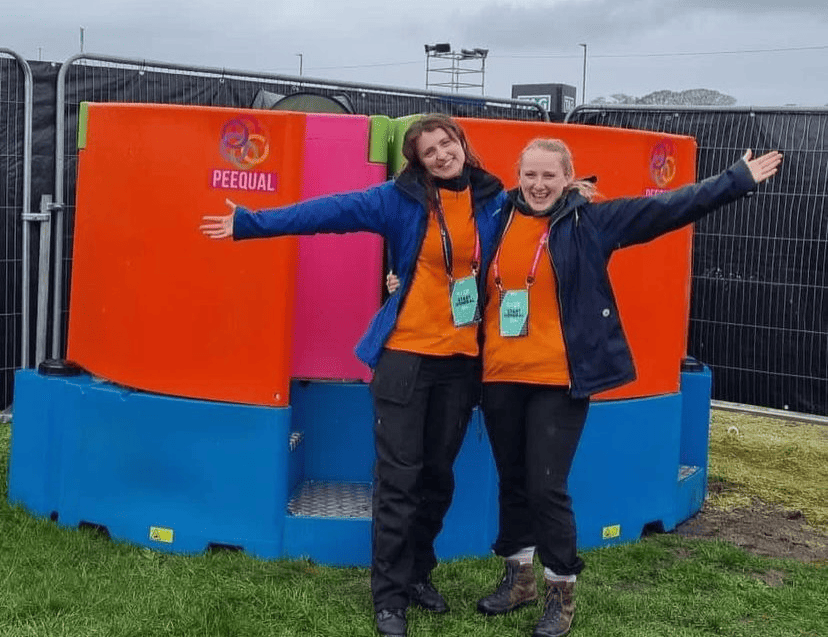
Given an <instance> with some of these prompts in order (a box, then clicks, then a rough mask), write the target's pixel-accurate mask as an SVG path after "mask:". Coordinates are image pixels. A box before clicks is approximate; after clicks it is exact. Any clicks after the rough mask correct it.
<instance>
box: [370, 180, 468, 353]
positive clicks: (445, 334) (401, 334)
mask: <svg viewBox="0 0 828 637" xmlns="http://www.w3.org/2000/svg"><path fill="white" fill-rule="evenodd" d="M438 192H439V196H440V201H441V202H442V205H443V216H444V218H445V220H446V227H447V228H448V235H449V238H450V239H451V250H452V254H453V261H454V263H453V264H452V265H453V274H454V278H455V280H456V279H460V278H462V277H465V276H469V275H470V274H471V270H472V268H471V263H472V257H473V255H474V246H475V236H476V233H477V227H476V226H475V223H474V217H473V216H472V204H471V190H470V189H469V188H466V189H465V190H462V191H460V192H455V191H452V190H445V189H443V188H441V189H439V190H438ZM385 346H386V347H388V348H389V349H396V350H402V351H405V352H415V353H417V354H430V355H432V356H452V355H454V354H466V355H468V356H477V354H478V352H479V345H478V343H477V324H472V325H464V326H463V327H455V326H454V321H453V320H452V316H451V303H450V300H449V280H448V275H447V274H446V265H445V260H444V258H443V243H442V241H441V239H440V224H439V223H438V222H437V216H436V215H435V214H434V213H433V212H432V213H430V214H429V215H428V227H427V228H426V234H425V239H424V240H423V247H422V249H421V250H420V254H419V256H418V257H417V265H416V269H415V270H414V279H413V281H412V282H411V288H410V289H409V290H408V296H406V298H405V303H404V305H403V307H402V309H401V310H400V314H399V317H398V318H397V325H396V326H395V328H394V331H393V332H392V333H391V336H390V338H389V339H388V341H387V342H386V344H385Z"/></svg>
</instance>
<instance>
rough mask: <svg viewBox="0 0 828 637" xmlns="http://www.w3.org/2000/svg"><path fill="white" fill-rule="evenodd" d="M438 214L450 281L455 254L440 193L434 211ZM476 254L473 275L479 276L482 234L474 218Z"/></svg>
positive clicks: (472, 268)
mask: <svg viewBox="0 0 828 637" xmlns="http://www.w3.org/2000/svg"><path fill="white" fill-rule="evenodd" d="M434 212H435V215H436V216H437V223H438V224H439V225H440V242H441V244H442V247H443V263H444V265H445V266H446V274H447V275H448V278H449V282H453V281H454V266H453V264H454V255H453V252H452V249H451V236H450V235H449V231H448V226H447V225H446V218H445V215H444V213H443V204H442V203H441V202H440V199H439V195H438V198H437V207H436V210H435V211H434ZM472 219H473V220H474V254H473V255H472V260H471V271H472V276H477V273H478V272H479V271H480V235H479V234H478V232H477V220H476V219H474V217H472Z"/></svg>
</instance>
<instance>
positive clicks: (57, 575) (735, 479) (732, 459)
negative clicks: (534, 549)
mask: <svg viewBox="0 0 828 637" xmlns="http://www.w3.org/2000/svg"><path fill="white" fill-rule="evenodd" d="M733 418H734V416H732V415H730V414H728V415H725V414H721V413H720V414H716V416H715V418H714V423H713V428H712V446H711V472H713V473H715V474H716V475H717V476H720V477H721V478H722V479H726V480H727V481H728V483H729V484H730V485H731V487H732V490H733V492H736V493H741V494H742V495H744V496H745V497H747V496H750V495H760V496H761V497H762V498H763V499H765V500H767V501H769V502H774V503H778V504H783V505H785V506H788V507H791V508H797V509H801V510H802V511H804V512H806V515H807V516H808V518H809V519H811V516H812V515H813V516H815V518H814V520H817V522H815V526H820V525H821V524H822V522H819V520H824V519H825V518H824V517H820V516H824V515H825V506H826V503H825V502H821V501H820V500H819V498H816V497H815V493H817V494H818V492H819V490H820V489H821V490H822V493H823V494H825V493H826V492H827V490H828V480H826V474H825V468H826V466H828V463H826V462H825V459H826V458H825V454H826V451H827V450H828V439H827V438H826V437H825V434H826V433H828V430H826V429H819V428H818V427H817V428H815V429H812V430H811V429H808V428H807V427H805V426H789V425H786V424H784V423H781V422H780V421H767V422H765V421H763V420H762V419H755V418H745V417H744V416H738V417H736V418H737V420H733ZM734 423H736V424H735V426H737V427H738V428H739V434H738V435H737V434H728V433H727V429H728V427H731V426H734ZM803 427H805V428H803ZM811 427H813V426H811ZM8 435H9V429H8V427H0V472H2V475H4V476H5V474H6V464H7V459H8ZM777 458H778V459H779V462H778V463H777V462H771V461H770V460H771V459H773V460H776V459H777ZM786 459H787V460H786ZM811 462H819V463H821V464H819V465H818V466H817V465H814V464H810V463H811ZM785 467H787V468H788V471H783V470H782V468H785ZM777 474H778V475H777ZM788 474H790V475H788ZM763 475H764V476H765V477H764V478H762V476H763ZM777 481H778V487H777V486H775V485H776V484H777ZM802 482H810V485H809V486H808V485H803V484H801V483H802ZM2 483H3V485H4V486H3V489H5V480H3V481H2ZM3 496H4V497H3V498H2V501H0V637H5V636H14V637H70V636H71V637H92V636H97V635H100V636H107V637H139V636H141V637H143V636H147V637H150V636H152V637H161V636H169V637H224V636H227V637H260V636H262V637H263V636H265V635H266V636H269V637H270V636H274V637H276V636H278V637H281V636H285V637H287V636H293V635H296V636H299V635H301V636H303V637H308V636H310V637H317V636H318V637H324V636H327V635H331V636H334V635H336V636H337V637H341V636H344V637H352V636H359V635H375V632H374V626H373V617H372V611H371V600H370V593H369V587H368V571H367V570H366V569H357V568H351V569H334V568H326V567H321V566H317V565H315V564H312V563H310V562H308V561H260V560H255V559H252V558H250V557H248V556H246V555H244V554H242V553H228V552H217V553H211V554H206V555H198V556H181V555H169V554H163V553H156V552H153V551H149V550H146V549H141V548H138V547H135V546H130V545H126V544H118V543H113V542H110V541H109V540H107V539H105V538H103V537H101V536H100V535H98V534H96V533H95V532H94V531H91V530H70V529H64V528H61V527H58V526H57V525H55V524H53V523H51V522H49V521H48V520H41V519H35V518H33V517H31V516H29V515H28V514H27V513H26V512H24V511H23V510H21V509H19V508H16V507H10V506H9V505H8V503H7V502H6V500H5V491H4V492H3ZM822 500H825V498H824V497H823V498H822ZM722 504H723V505H726V506H732V505H733V502H728V501H723V502H722ZM584 559H585V561H586V563H587V569H586V570H585V571H584V573H583V574H582V575H581V576H580V577H579V579H578V615H577V619H576V624H575V627H574V628H573V630H572V633H571V634H572V635H573V637H598V636H600V637H613V636H619V637H620V636H622V635H623V636H624V637H650V636H652V637H664V636H676V637H696V636H707V635H726V636H728V637H759V636H761V637H774V636H779V637H792V636H794V637H795V636H809V637H817V636H825V635H828V564H825V563H816V564H802V563H797V562H793V561H789V560H774V559H768V558H762V557H757V556H754V555H751V554H749V553H747V552H745V551H742V550H740V549H737V548H735V547H733V546H730V545H728V544H725V543H722V542H708V541H703V540H689V539H685V538H680V537H677V536H674V535H655V536H651V537H649V538H647V539H646V540H643V541H641V542H638V543H635V544H630V545H625V546H619V547H613V548H606V549H599V550H594V551H588V552H586V553H585V555H584ZM499 577H500V565H499V563H498V561H497V560H496V559H493V558H490V559H472V560H461V561H455V562H449V563H444V564H441V565H440V566H439V567H438V568H437V569H436V571H435V573H434V580H435V582H436V584H437V585H438V587H439V588H440V589H441V590H442V591H443V592H444V594H445V595H446V597H447V598H448V600H449V603H450V605H451V607H452V612H450V613H449V614H448V615H444V616H437V617H435V616H431V615H429V614H428V613H425V612H422V611H418V610H412V611H410V612H409V619H410V621H409V624H410V629H409V634H410V635H411V636H412V637H417V636H426V635H440V636H441V637H443V636H445V637H454V636H458V637H459V636H460V635H463V636H466V635H475V636H477V635H480V636H482V637H487V636H492V637H494V636H495V635H497V636H498V637H511V636H523V637H528V636H529V635H531V632H532V627H533V626H534V623H535V621H536V619H537V617H538V614H539V608H538V606H534V605H533V606H530V607H527V608H524V609H521V610H520V611H517V612H515V613H513V614H510V615H507V616H503V617H493V618H487V617H483V616H482V615H480V614H478V613H477V612H476V611H475V604H476V600H477V598H478V597H480V596H481V595H482V594H485V593H487V592H489V591H490V590H491V587H492V586H493V585H494V584H495V583H496V582H497V580H498V579H499Z"/></svg>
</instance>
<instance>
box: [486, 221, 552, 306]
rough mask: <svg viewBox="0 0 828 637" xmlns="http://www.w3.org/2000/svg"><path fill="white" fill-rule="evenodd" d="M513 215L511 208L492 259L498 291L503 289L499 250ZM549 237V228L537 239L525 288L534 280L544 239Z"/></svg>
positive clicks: (501, 247) (530, 285)
mask: <svg viewBox="0 0 828 637" xmlns="http://www.w3.org/2000/svg"><path fill="white" fill-rule="evenodd" d="M514 217H515V211H514V209H512V213H511V214H510V215H509V221H508V222H507V224H506V230H504V231H503V237H502V238H501V240H500V245H499V246H497V252H496V253H495V257H494V260H493V261H492V270H493V271H494V282H495V285H496V286H497V289H498V290H499V291H501V292H502V291H503V281H502V280H501V278H500V251H501V250H502V249H503V242H504V241H505V240H506V233H507V232H508V231H509V227H510V226H511V225H512V220H513V219H514ZM548 237H549V228H547V229H546V232H544V233H543V236H542V237H541V238H540V241H538V247H537V250H535V258H534V260H533V261H532V268H531V269H530V270H529V274H527V275H526V289H527V290H528V289H529V288H530V287H532V284H533V283H534V282H535V273H536V272H537V270H538V261H539V260H540V255H541V252H542V251H543V246H544V244H545V243H546V239H547V238H548Z"/></svg>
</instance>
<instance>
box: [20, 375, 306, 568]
mask: <svg viewBox="0 0 828 637" xmlns="http://www.w3.org/2000/svg"><path fill="white" fill-rule="evenodd" d="M15 397H16V400H19V401H20V402H19V403H16V405H15V409H16V413H15V419H14V424H13V429H12V442H11V454H10V468H9V499H10V500H11V501H12V502H20V503H22V504H24V505H25V506H26V507H27V508H29V509H30V510H31V511H32V512H34V513H37V514H40V515H51V516H52V517H53V518H54V517H57V521H58V523H59V524H61V525H65V526H70V527H77V526H79V525H82V524H91V525H95V526H99V527H105V528H106V529H107V531H108V532H109V535H110V537H112V538H113V539H117V540H126V541H129V542H133V543H135V544H139V545H142V546H147V547H151V548H154V549H158V550H162V551H173V552H183V553H193V552H201V551H204V550H205V549H207V548H208V547H209V546H211V545H220V546H233V547H239V548H241V549H243V550H245V551H248V552H249V553H251V554H253V555H257V556H260V557H265V558H275V557H281V555H282V524H281V523H282V515H281V514H280V512H281V511H284V508H285V505H286V502H287V495H288V494H287V485H286V481H285V478H284V476H285V467H286V464H287V455H288V438H289V436H288V431H289V425H290V413H291V410H290V408H282V409H276V408H265V407H251V406H244V405H231V404H225V403H215V402H208V401H198V400H190V399H182V398H171V397H167V396H159V395H155V394H146V393H141V392H131V391H128V390H124V389H121V388H118V387H116V386H114V385H111V384H108V383H100V382H95V381H93V380H92V379H91V378H90V377H89V376H86V375H83V376H78V377H72V378H54V377H47V376H41V375H39V374H37V373H34V372H31V371H21V372H18V373H17V375H16V378H15ZM44 416H45V418H44ZM44 434H45V435H44Z"/></svg>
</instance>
